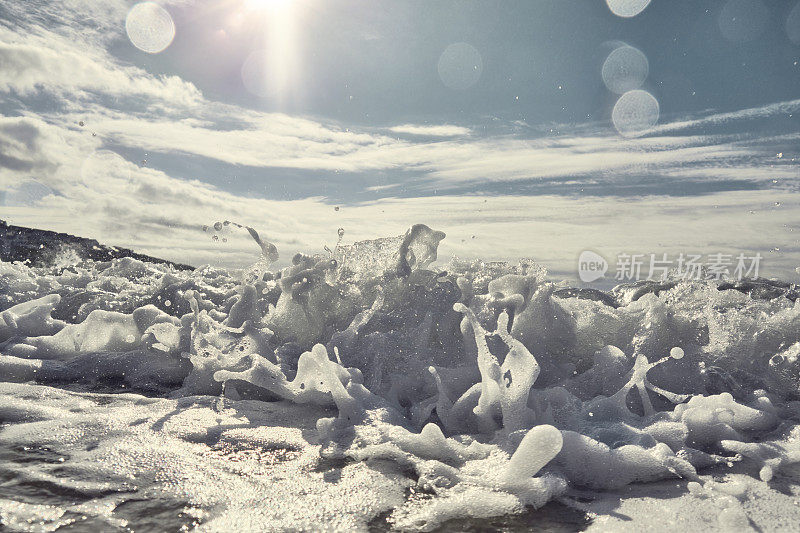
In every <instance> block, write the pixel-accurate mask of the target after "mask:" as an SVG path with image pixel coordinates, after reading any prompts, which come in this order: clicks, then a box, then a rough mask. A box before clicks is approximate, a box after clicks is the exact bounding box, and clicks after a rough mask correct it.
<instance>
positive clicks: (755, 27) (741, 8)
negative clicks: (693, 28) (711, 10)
mask: <svg viewBox="0 0 800 533" xmlns="http://www.w3.org/2000/svg"><path fill="white" fill-rule="evenodd" d="M768 19H769V9H768V8H767V6H765V5H764V3H763V2H761V0H728V3H727V4H725V6H724V7H723V8H722V11H721V12H720V14H719V29H720V31H722V36H723V37H725V39H727V40H729V41H733V42H746V41H752V40H754V39H755V38H756V37H758V36H759V35H761V33H762V32H763V31H764V28H766V25H767V21H768Z"/></svg>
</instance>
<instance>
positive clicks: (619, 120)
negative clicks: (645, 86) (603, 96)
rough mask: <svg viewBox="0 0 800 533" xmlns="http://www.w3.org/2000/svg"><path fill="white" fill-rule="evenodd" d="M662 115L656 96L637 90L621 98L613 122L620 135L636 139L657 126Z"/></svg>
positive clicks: (616, 105)
mask: <svg viewBox="0 0 800 533" xmlns="http://www.w3.org/2000/svg"><path fill="white" fill-rule="evenodd" d="M660 113H661V109H660V107H659V105H658V100H656V98H655V96H653V95H652V94H650V93H649V92H647V91H643V90H641V89H636V90H634V91H628V92H626V93H625V94H623V95H622V96H620V97H619V100H617V103H616V104H615V105H614V110H613V111H612V113H611V121H612V122H613V123H614V127H615V128H616V129H617V131H618V132H619V133H620V135H623V136H625V137H635V136H636V135H640V134H642V133H644V132H645V131H647V130H649V129H650V128H652V127H653V126H655V125H656V123H657V122H658V117H659V115H660Z"/></svg>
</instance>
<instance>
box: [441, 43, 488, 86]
mask: <svg viewBox="0 0 800 533" xmlns="http://www.w3.org/2000/svg"><path fill="white" fill-rule="evenodd" d="M438 69H439V78H441V80H442V83H444V84H445V85H446V86H448V87H449V88H451V89H456V90H461V91H463V90H465V89H469V88H470V87H472V86H473V85H475V84H476V83H477V82H478V80H479V79H480V77H481V73H482V72H483V59H482V58H481V54H480V52H478V50H476V49H475V47H474V46H472V45H470V44H467V43H453V44H451V45H450V46H448V47H447V48H445V49H444V52H442V55H441V56H440V57H439V66H438Z"/></svg>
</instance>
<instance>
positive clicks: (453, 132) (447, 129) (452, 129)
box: [389, 124, 472, 137]
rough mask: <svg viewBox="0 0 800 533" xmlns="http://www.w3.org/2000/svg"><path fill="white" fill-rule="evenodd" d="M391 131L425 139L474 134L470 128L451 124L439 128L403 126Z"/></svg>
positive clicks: (416, 125)
mask: <svg viewBox="0 0 800 533" xmlns="http://www.w3.org/2000/svg"><path fill="white" fill-rule="evenodd" d="M389 131H392V132H394V133H404V134H407V135H419V136H424V137H460V136H464V135H469V134H470V133H472V130H471V129H469V128H465V127H462V126H453V125H451V124H443V125H439V126H428V125H424V126H423V125H418V124H402V125H400V126H393V127H391V128H389Z"/></svg>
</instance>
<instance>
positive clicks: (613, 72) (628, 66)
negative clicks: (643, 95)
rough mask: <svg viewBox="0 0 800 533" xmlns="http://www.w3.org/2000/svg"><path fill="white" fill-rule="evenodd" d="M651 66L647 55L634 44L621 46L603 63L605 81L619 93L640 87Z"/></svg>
mask: <svg viewBox="0 0 800 533" xmlns="http://www.w3.org/2000/svg"><path fill="white" fill-rule="evenodd" d="M649 70H650V66H649V64H648V62H647V57H646V56H645V55H644V54H643V53H642V52H641V51H640V50H639V49H637V48H634V47H633V46H628V45H625V46H620V47H619V48H617V49H615V50H614V51H613V52H611V53H610V54H609V55H608V58H606V60H605V62H604V63H603V69H602V76H603V83H605V84H606V87H608V90H609V91H611V92H614V93H617V94H624V93H626V92H628V91H632V90H634V89H638V88H639V87H641V86H642V84H643V83H644V80H646V79H647V74H648V73H649Z"/></svg>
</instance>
